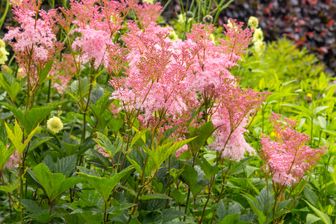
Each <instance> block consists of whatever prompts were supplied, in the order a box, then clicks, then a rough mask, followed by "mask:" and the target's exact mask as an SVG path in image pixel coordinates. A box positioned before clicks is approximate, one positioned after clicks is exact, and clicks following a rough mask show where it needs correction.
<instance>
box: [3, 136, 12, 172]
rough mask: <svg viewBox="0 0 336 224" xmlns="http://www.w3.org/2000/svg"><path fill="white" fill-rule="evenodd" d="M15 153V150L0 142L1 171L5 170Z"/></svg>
mask: <svg viewBox="0 0 336 224" xmlns="http://www.w3.org/2000/svg"><path fill="white" fill-rule="evenodd" d="M13 152H14V148H12V147H10V148H7V147H6V145H5V144H3V143H2V142H1V141H0V171H1V170H2V169H3V168H4V166H5V165H6V163H7V161H8V159H9V158H10V156H11V155H12V154H13Z"/></svg>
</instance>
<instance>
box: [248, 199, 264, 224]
mask: <svg viewBox="0 0 336 224" xmlns="http://www.w3.org/2000/svg"><path fill="white" fill-rule="evenodd" d="M243 197H244V198H246V200H247V202H248V203H249V205H250V207H251V208H252V210H253V212H254V214H255V215H257V217H258V223H259V224H264V223H266V220H267V217H266V216H265V215H264V213H263V211H262V210H261V209H260V208H259V205H258V200H257V199H256V198H254V197H253V196H252V195H250V194H243Z"/></svg>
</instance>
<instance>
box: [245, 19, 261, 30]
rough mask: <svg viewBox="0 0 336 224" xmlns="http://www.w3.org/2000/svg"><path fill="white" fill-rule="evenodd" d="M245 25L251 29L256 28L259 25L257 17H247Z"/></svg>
mask: <svg viewBox="0 0 336 224" xmlns="http://www.w3.org/2000/svg"><path fill="white" fill-rule="evenodd" d="M247 25H248V26H249V27H250V28H252V29H256V28H257V27H258V26H259V20H258V18H257V17H254V16H250V18H249V19H248V22H247Z"/></svg>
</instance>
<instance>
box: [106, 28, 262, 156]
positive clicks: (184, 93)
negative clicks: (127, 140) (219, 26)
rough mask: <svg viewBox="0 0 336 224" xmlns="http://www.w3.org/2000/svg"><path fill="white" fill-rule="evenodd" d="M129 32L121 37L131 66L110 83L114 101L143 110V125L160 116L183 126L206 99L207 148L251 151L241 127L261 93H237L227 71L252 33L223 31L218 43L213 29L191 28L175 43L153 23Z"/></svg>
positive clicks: (241, 153)
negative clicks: (210, 135) (211, 131)
mask: <svg viewBox="0 0 336 224" xmlns="http://www.w3.org/2000/svg"><path fill="white" fill-rule="evenodd" d="M235 24H236V23H235ZM129 28H130V32H129V33H128V34H127V35H126V36H125V37H124V39H123V40H124V42H125V43H126V45H127V49H128V50H129V53H128V54H127V61H128V64H129V67H128V69H127V72H126V77H121V78H114V79H112V80H111V84H112V86H114V88H115V92H114V93H113V96H112V97H113V98H114V99H119V100H121V101H122V103H123V105H124V109H125V110H127V111H129V112H132V111H138V110H140V111H142V114H141V116H140V117H139V118H140V120H141V121H142V123H143V124H144V125H146V126H148V125H149V124H150V123H151V122H153V120H157V119H159V118H160V119H162V117H161V114H162V112H164V115H165V116H164V117H165V119H166V121H167V122H166V123H165V124H166V125H167V127H171V126H174V125H177V126H182V125H181V124H183V123H184V121H190V119H191V116H192V113H193V112H195V111H196V110H197V109H198V108H200V107H202V106H203V105H204V102H205V101H210V104H211V106H210V107H209V108H206V110H207V111H205V113H207V114H208V115H209V116H210V117H209V119H211V121H212V122H213V124H214V125H215V127H216V128H217V131H216V132H215V142H214V143H213V144H212V145H211V146H210V147H211V148H212V149H215V150H217V151H219V152H221V153H222V156H223V157H228V158H231V159H235V160H239V159H241V158H243V156H244V154H245V152H246V151H247V152H253V149H252V148H251V147H250V146H249V145H248V144H247V143H246V141H245V139H244V132H245V131H246V130H245V129H244V126H245V125H246V123H247V116H248V115H249V114H250V113H251V112H253V110H254V109H256V107H258V106H259V105H260V103H261V102H262V100H263V99H264V94H260V93H256V92H254V91H252V90H242V89H240V88H239V87H237V84H236V82H235V78H234V77H233V76H232V75H231V73H230V72H229V69H230V68H231V67H233V66H234V65H236V62H237V60H238V59H239V58H240V54H242V53H243V49H246V48H247V46H248V43H249V40H250V35H251V32H250V31H249V30H248V29H245V30H244V29H243V28H242V25H241V24H238V23H237V24H236V26H235V27H234V28H230V27H227V34H228V38H227V39H225V40H224V41H221V42H220V43H219V44H216V43H215V42H214V41H213V40H212V38H211V34H212V32H213V27H212V26H206V25H194V27H193V29H192V31H191V33H189V34H188V35H187V39H186V40H177V41H173V40H171V39H169V34H170V32H171V30H170V29H169V28H165V27H160V26H158V25H156V24H154V23H151V24H149V25H148V26H147V27H145V28H144V29H143V30H142V29H140V28H138V26H136V25H135V24H129ZM233 37H236V38H238V39H237V40H236V39H234V40H233ZM239 38H240V39H239ZM231 41H235V42H236V43H231ZM186 150H187V149H186V148H184V149H183V151H186ZM181 152H182V151H179V152H178V155H180V154H181Z"/></svg>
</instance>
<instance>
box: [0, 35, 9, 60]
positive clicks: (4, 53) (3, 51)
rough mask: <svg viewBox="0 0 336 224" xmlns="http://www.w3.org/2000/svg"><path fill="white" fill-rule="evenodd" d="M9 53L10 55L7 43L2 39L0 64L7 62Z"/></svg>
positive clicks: (0, 42) (0, 41)
mask: <svg viewBox="0 0 336 224" xmlns="http://www.w3.org/2000/svg"><path fill="white" fill-rule="evenodd" d="M7 55H9V53H8V52H7V51H6V44H5V42H4V41H3V40H1V39H0V65H2V64H5V62H6V61H7V60H8V57H7Z"/></svg>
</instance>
